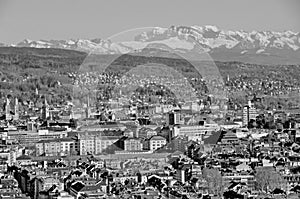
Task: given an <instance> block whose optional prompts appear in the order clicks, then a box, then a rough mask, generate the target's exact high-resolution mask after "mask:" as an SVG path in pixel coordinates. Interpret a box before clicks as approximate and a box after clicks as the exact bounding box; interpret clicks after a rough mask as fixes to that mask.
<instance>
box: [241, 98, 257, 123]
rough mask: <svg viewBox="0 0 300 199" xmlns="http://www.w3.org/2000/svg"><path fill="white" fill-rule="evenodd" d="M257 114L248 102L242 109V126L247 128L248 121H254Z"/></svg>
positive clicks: (252, 105)
mask: <svg viewBox="0 0 300 199" xmlns="http://www.w3.org/2000/svg"><path fill="white" fill-rule="evenodd" d="M257 115H258V113H257V110H256V108H255V107H254V104H253V103H252V102H251V100H249V101H248V104H247V105H246V106H244V109H243V125H244V126H248V124H249V122H250V120H252V119H253V120H255V119H256V117H257Z"/></svg>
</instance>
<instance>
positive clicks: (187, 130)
mask: <svg viewBox="0 0 300 199" xmlns="http://www.w3.org/2000/svg"><path fill="white" fill-rule="evenodd" d="M218 130H220V126H219V125H218V124H206V123H204V125H176V126H174V127H173V132H172V137H177V136H179V137H187V138H188V140H193V141H196V142H199V141H202V139H203V136H204V135H205V134H207V133H211V132H213V131H218Z"/></svg>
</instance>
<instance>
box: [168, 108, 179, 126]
mask: <svg viewBox="0 0 300 199" xmlns="http://www.w3.org/2000/svg"><path fill="white" fill-rule="evenodd" d="M180 117H181V116H180V110H174V111H172V112H169V113H168V115H167V125H168V126H170V125H176V124H181V118H180Z"/></svg>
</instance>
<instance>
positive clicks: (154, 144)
mask: <svg viewBox="0 0 300 199" xmlns="http://www.w3.org/2000/svg"><path fill="white" fill-rule="evenodd" d="M148 142H149V150H150V151H155V150H157V149H159V148H161V147H163V146H164V145H166V144H167V140H166V138H164V137H162V136H159V135H155V136H153V137H151V138H150V139H149V141H148Z"/></svg>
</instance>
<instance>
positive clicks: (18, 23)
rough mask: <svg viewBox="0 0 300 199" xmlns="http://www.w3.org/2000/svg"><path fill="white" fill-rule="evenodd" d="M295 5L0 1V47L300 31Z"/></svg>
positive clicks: (212, 0) (215, 0)
mask: <svg viewBox="0 0 300 199" xmlns="http://www.w3.org/2000/svg"><path fill="white" fill-rule="evenodd" d="M299 5H300V1H299V0H106V1H104V0H81V1H79V0H48V1H46V0H0V42H3V43H16V42H19V41H21V40H23V39H25V38H28V39H33V40H38V39H70V38H104V39H105V38H107V37H109V36H110V35H113V34H116V33H118V32H121V31H124V30H127V29H132V28H138V27H149V26H161V27H169V26H171V25H207V24H209V25H216V26H218V27H219V28H222V29H226V30H240V29H243V30H274V31H283V30H290V29H291V30H293V31H296V32H299V31H300V23H299V21H300V20H299V19H300V12H299V11H300V9H299V8H300V7H299Z"/></svg>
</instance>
